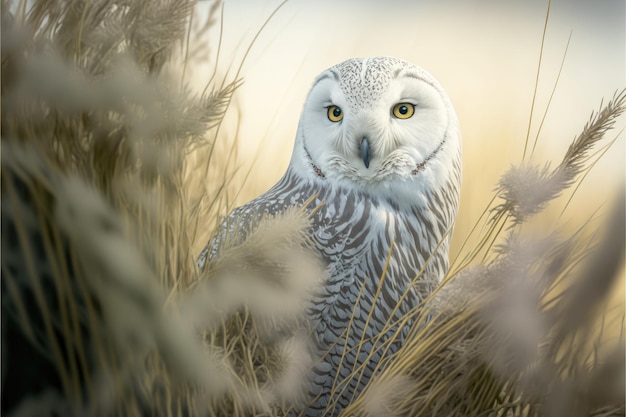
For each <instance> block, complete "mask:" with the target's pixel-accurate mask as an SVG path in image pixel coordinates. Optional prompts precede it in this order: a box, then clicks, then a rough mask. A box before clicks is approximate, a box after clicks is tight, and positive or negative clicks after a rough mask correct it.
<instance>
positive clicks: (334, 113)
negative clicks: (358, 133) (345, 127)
mask: <svg viewBox="0 0 626 417" xmlns="http://www.w3.org/2000/svg"><path fill="white" fill-rule="evenodd" d="M341 119H343V111H341V108H339V107H338V106H328V120H330V121H331V122H340V121H341Z"/></svg>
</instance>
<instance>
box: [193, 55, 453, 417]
mask: <svg viewBox="0 0 626 417" xmlns="http://www.w3.org/2000/svg"><path fill="white" fill-rule="evenodd" d="M405 65H410V64H407V63H405V62H404V61H401V60H398V59H396V58H369V59H354V60H349V61H346V62H345V63H342V64H339V65H336V66H334V67H331V68H330V69H329V70H328V71H329V72H331V73H332V74H334V76H335V77H336V78H337V80H338V83H339V85H340V87H341V89H342V91H344V92H346V100H347V101H349V102H350V105H352V106H362V105H367V103H369V102H371V101H372V100H377V98H378V97H380V95H381V93H382V91H384V89H385V88H386V87H387V85H388V83H389V82H390V80H391V79H393V77H394V76H395V74H397V72H398V68H402V67H403V66H405ZM415 68H417V67H415ZM427 81H428V82H429V83H430V82H431V81H430V78H427ZM446 100H447V97H446ZM451 129H454V131H452V130H451ZM456 129H457V128H456V125H455V126H452V127H450V128H449V129H448V132H449V133H450V134H452V133H454V134H456V135H457V137H455V138H454V139H455V141H457V142H458V132H457V131H456ZM446 135H447V134H446ZM448 139H450V138H448V137H446V136H444V137H442V138H439V139H438V140H439V143H437V144H434V145H435V146H433V149H436V151H433V153H432V155H430V156H429V157H428V158H426V159H425V160H424V161H421V162H419V163H414V164H413V167H409V168H406V167H405V165H406V164H407V162H406V161H405V160H404V159H406V157H404V156H403V155H398V158H399V161H394V160H393V158H392V159H391V162H389V163H390V164H391V165H392V166H395V165H396V164H397V165H398V167H400V166H402V169H403V170H404V171H402V172H408V174H407V175H404V174H401V173H398V174H396V175H393V176H390V177H389V178H392V179H393V181H397V182H398V183H399V184H401V186H402V187H407V185H410V184H414V183H415V184H416V185H417V184H419V183H420V181H423V180H422V177H423V176H425V175H431V176H432V175H434V173H435V172H436V173H440V172H444V175H440V174H437V175H438V176H440V178H437V181H436V182H435V183H433V184H432V185H429V186H427V187H425V186H423V187H421V188H419V190H418V188H417V187H416V192H415V202H414V203H409V204H406V202H405V201H403V202H402V203H400V202H398V201H397V200H395V199H394V197H393V193H390V194H385V195H380V194H377V193H375V192H372V190H371V189H370V188H368V187H362V186H357V185H355V186H351V185H350V184H349V183H345V182H342V183H337V182H336V181H333V176H332V173H331V172H322V170H320V168H318V167H317V166H316V165H315V163H314V162H313V161H311V160H310V155H309V154H308V152H306V149H305V150H304V152H300V153H301V154H303V155H305V158H308V160H307V161H306V162H304V163H300V164H295V163H294V159H292V163H291V165H290V167H289V168H288V170H287V172H286V173H285V175H284V176H283V177H282V178H281V179H280V180H279V182H278V183H277V184H276V185H274V187H272V188H271V189H270V190H269V191H267V192H266V193H264V194H263V195H261V196H259V197H257V198H256V199H254V200H252V201H250V202H249V203H247V204H245V205H243V206H241V207H239V208H237V209H235V210H234V211H233V212H232V213H231V214H230V215H229V216H227V218H226V220H225V221H224V226H223V228H222V230H221V232H220V233H219V234H218V235H217V236H216V237H215V238H214V240H213V241H212V242H211V243H210V244H209V245H207V247H206V248H205V249H204V251H203V252H202V254H201V256H200V261H199V265H200V267H203V266H204V264H205V262H206V259H207V258H209V259H212V258H215V257H216V256H219V252H220V248H221V246H222V244H223V243H224V242H226V241H228V240H230V239H233V238H235V239H236V240H241V239H242V238H244V237H245V235H246V234H247V233H248V232H249V231H250V230H251V229H252V228H254V225H255V224H257V222H258V221H259V220H260V219H261V218H262V216H264V215H272V214H277V213H281V212H283V211H284V210H285V209H287V208H288V207H291V206H294V205H295V206H302V205H303V204H304V203H305V202H306V201H307V200H308V199H309V198H310V197H311V196H313V195H316V194H317V197H316V198H315V201H313V202H312V203H311V204H310V205H309V207H308V209H309V210H311V209H313V208H315V207H317V206H318V205H319V204H320V203H322V202H323V203H324V204H323V205H321V206H320V208H319V210H317V211H316V213H315V214H314V216H313V218H312V220H311V226H310V227H311V234H312V237H313V240H314V244H315V248H316V250H317V252H318V253H319V255H320V257H321V258H322V259H323V261H324V263H325V265H326V276H325V280H326V281H325V285H324V286H323V287H322V289H321V290H320V291H319V292H318V293H316V294H315V295H314V297H313V299H312V300H311V304H310V307H309V319H310V321H311V325H312V327H313V328H314V332H313V337H314V339H315V342H316V346H317V348H318V352H317V353H318V354H319V356H320V357H321V361H320V362H319V364H318V365H317V366H316V367H315V369H314V370H313V371H312V373H311V380H312V385H311V392H310V394H311V401H312V405H311V406H310V407H309V408H308V409H306V410H296V411H294V412H293V413H292V414H293V415H306V416H321V415H329V416H334V415H338V414H339V412H340V411H341V410H342V409H343V408H344V407H345V406H346V405H347V404H348V403H350V402H351V401H352V400H353V399H354V398H355V395H357V394H358V392H360V391H361V390H362V388H363V387H364V385H365V384H366V383H367V381H368V380H369V379H370V377H371V376H372V374H373V373H374V372H376V367H377V364H378V363H379V361H380V360H381V357H382V356H388V355H391V354H392V353H393V352H395V351H397V349H398V347H399V346H400V345H401V343H402V340H403V337H404V336H405V335H406V332H407V330H408V325H409V324H410V321H409V322H406V323H405V326H404V327H403V328H401V329H397V328H393V327H386V325H387V324H388V323H393V322H396V321H397V320H399V319H401V318H403V317H406V315H407V314H408V313H409V311H410V310H411V309H412V308H414V307H415V306H416V305H418V303H419V302H420V301H421V300H423V299H424V298H425V297H426V296H428V294H430V293H431V292H432V290H433V289H434V287H435V286H436V285H438V283H439V281H440V280H441V279H442V278H443V276H444V275H445V273H446V272H447V269H448V249H449V242H450V231H451V229H452V227H453V225H454V220H455V217H456V212H457V208H458V202H459V189H460V183H461V159H460V146H459V145H458V143H456V142H455V141H452V140H451V139H450V140H448ZM300 143H301V142H300ZM298 146H299V145H298V142H297V143H296V149H295V150H294V154H296V152H298V151H299V150H298ZM448 148H449V149H448ZM403 158H404V159H403ZM441 164H446V165H447V166H445V167H444V168H445V169H444V170H443V171H442V170H441V169H440V168H441ZM303 167H306V172H303V171H304V169H303ZM389 169H391V168H389ZM398 169H400V168H398ZM407 169H408V171H407ZM412 170H413V172H412ZM320 174H321V175H320ZM355 175H356V174H355ZM403 175H404V177H403ZM392 186H393V185H392ZM392 244H393V248H392V249H391V252H389V251H390V248H391V247H392ZM389 254H390V257H389V265H388V269H387V270H386V271H385V279H384V282H383V283H382V286H381V289H380V292H379V293H378V297H376V294H377V288H378V287H379V285H380V284H381V276H382V275H383V271H384V268H385V263H386V260H387V257H388V255H389ZM427 260H428V262H427ZM422 269H423V273H422V275H421V276H420V277H419V279H418V280H417V281H416V283H415V285H412V286H411V285H410V283H411V281H412V280H413V279H414V278H415V277H416V276H417V275H418V274H420V271H421V270H422ZM370 312H371V318H369V319H368V315H370ZM351 318H352V320H351ZM397 332H399V333H398V335H399V337H393V336H394V334H396V333H397ZM390 338H393V343H386V342H387V341H388V340H389V339H390ZM362 365H363V366H362ZM354 371H356V372H354Z"/></svg>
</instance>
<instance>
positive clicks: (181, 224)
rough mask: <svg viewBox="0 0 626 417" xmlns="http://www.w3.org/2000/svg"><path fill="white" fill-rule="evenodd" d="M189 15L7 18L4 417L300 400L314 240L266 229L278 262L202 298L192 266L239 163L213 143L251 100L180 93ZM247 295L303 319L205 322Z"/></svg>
mask: <svg viewBox="0 0 626 417" xmlns="http://www.w3.org/2000/svg"><path fill="white" fill-rule="evenodd" d="M193 5H194V2H193V1H187V0H166V1H160V2H153V1H151V0H137V1H135V0H133V1H123V2H109V1H103V0H98V1H76V0H73V1H63V0H61V1H55V2H48V1H35V2H27V1H20V2H17V4H12V2H10V1H8V0H4V1H3V2H2V19H3V20H2V72H3V77H2V109H1V111H2V147H3V154H2V157H3V159H2V210H3V216H2V220H3V229H4V231H5V232H6V233H3V235H2V237H3V239H2V253H3V257H2V275H3V279H2V288H3V303H2V320H3V336H2V343H3V357H4V358H6V357H7V355H8V357H9V358H10V362H8V363H9V364H10V365H9V366H3V389H2V395H3V398H2V411H3V412H16V413H18V414H19V413H28V412H30V411H32V410H33V408H36V409H37V413H38V414H43V415H45V414H50V413H52V412H54V411H55V410H56V411H57V412H59V413H61V414H62V415H71V414H72V413H73V414H79V415H83V414H84V413H89V414H93V415H144V414H146V413H147V414H151V415H195V414H199V415H202V414H205V413H206V412H208V410H210V409H213V410H217V408H219V407H223V408H224V410H222V411H221V415H242V414H243V413H244V412H248V411H249V410H250V409H251V407H256V408H258V409H263V410H269V409H270V408H271V407H273V405H272V404H275V403H277V402H279V401H284V400H286V399H287V400H292V399H293V398H295V397H296V396H297V392H299V389H298V387H299V386H300V384H301V381H300V379H301V374H302V373H303V372H304V369H305V368H306V369H308V364H309V363H310V358H308V355H307V353H306V351H304V352H302V351H301V349H302V347H303V346H305V345H306V343H305V342H304V340H305V339H304V338H303V336H301V335H300V334H299V333H297V332H294V331H293V329H292V323H293V320H295V319H296V318H294V317H295V316H297V315H298V312H300V311H301V310H302V305H303V304H304V303H302V302H301V300H302V298H303V297H304V292H303V289H304V288H308V286H309V285H310V284H311V283H310V282H309V281H307V280H312V277H313V274H314V272H315V270H316V269H315V268H314V267H313V265H314V262H313V261H312V260H311V259H310V257H308V255H306V254H305V253H304V251H303V250H301V249H297V250H293V251H292V250H291V249H290V248H289V246H290V245H291V244H293V243H296V244H298V243H299V242H300V240H302V239H303V236H304V231H303V230H304V229H302V230H301V229H300V228H301V227H302V228H304V227H305V224H306V222H305V221H304V220H302V219H300V217H298V216H297V215H295V214H294V215H293V216H291V217H287V218H285V219H284V221H283V222H281V220H280V219H273V220H272V221H273V223H271V225H272V227H271V228H269V229H268V228H267V227H266V228H263V227H261V226H260V229H261V230H264V231H265V233H267V234H268V236H269V235H272V236H273V238H272V239H273V240H272V242H273V245H274V246H273V247H272V248H271V249H270V248H268V247H264V246H262V245H259V246H258V251H259V253H255V250H257V249H256V248H257V246H255V245H256V244H257V243H259V242H264V241H265V240H264V238H263V237H259V238H257V242H256V243H254V242H252V241H251V243H250V244H245V243H244V244H243V245H241V248H240V249H239V250H240V252H239V254H238V252H237V249H236V248H233V250H232V253H231V255H230V256H231V257H232V258H231V261H229V262H231V263H230V264H226V263H222V264H220V265H222V266H224V268H223V269H220V270H219V271H218V270H217V269H215V270H214V271H213V270H212V271H211V272H209V273H208V276H204V277H203V279H202V280H200V277H199V274H198V270H197V268H196V266H195V259H194V258H195V253H197V250H195V249H194V248H195V247H196V246H197V245H198V240H201V239H202V237H200V236H199V235H198V234H197V233H196V231H197V230H198V229H203V230H204V229H206V226H205V224H202V223H200V221H201V219H202V221H205V222H207V224H209V226H210V225H211V223H217V218H216V213H218V212H220V211H221V209H222V207H223V206H224V205H226V204H228V202H225V197H226V196H227V195H228V194H229V187H230V185H229V179H230V178H231V177H232V172H233V170H234V168H233V164H232V161H231V160H230V159H231V158H232V156H233V155H235V153H233V151H232V150H231V146H230V144H226V145H225V144H223V143H221V142H227V140H226V139H225V138H223V137H222V136H217V135H216V134H215V133H214V132H215V130H216V129H215V128H216V127H217V126H219V124H220V122H221V120H222V117H223V115H224V112H225V111H226V109H227V107H228V105H229V104H230V101H231V98H232V94H233V93H234V91H235V89H236V88H237V86H238V85H239V82H238V81H235V82H223V83H221V86H220V83H216V84H211V85H207V89H206V90H207V91H209V93H206V94H205V93H201V94H198V93H196V92H194V91H192V90H191V89H189V88H188V87H187V86H186V85H185V82H184V73H183V74H182V76H180V77H179V75H180V74H179V73H180V70H179V68H177V66H176V64H175V61H176V59H177V56H178V55H181V56H185V57H187V59H190V58H189V57H190V56H196V57H200V56H202V55H203V53H202V47H198V46H197V45H194V44H193V42H191V41H190V40H189V39H190V37H191V36H190V34H191V31H192V29H191V28H190V25H189V21H190V20H192V19H191V16H192V15H191V13H192V11H193ZM212 10H213V12H212V13H213V14H212V15H211V16H213V15H214V13H215V11H216V10H218V7H217V6H215V7H213V8H212ZM211 16H209V19H207V21H208V22H213V21H214V19H213V20H212V18H211ZM195 21H198V20H197V19H196V20H195ZM207 25H209V26H210V23H207ZM198 30H207V26H206V25H205V26H203V27H201V28H200V29H198ZM185 35H187V41H186V42H185V39H184V38H185ZM194 59H199V58H194ZM186 64H187V61H186V62H185V65H186ZM183 72H184V71H183ZM181 80H182V82H181ZM211 129H213V130H211ZM212 132H213V133H212ZM202 172H204V173H210V181H205V183H206V184H204V185H203V186H202V187H196V189H190V188H189V187H187V186H188V181H189V179H190V178H193V174H195V175H196V176H197V173H202ZM230 193H231V194H234V193H232V192H230ZM212 219H214V220H212ZM252 243H254V245H253V244H252ZM296 246H298V245H296ZM266 256H269V258H268V259H271V262H273V263H271V262H266V261H265V257H266ZM281 257H285V258H286V259H290V260H293V262H291V261H287V262H282V260H281ZM243 258H246V259H248V263H247V264H246V269H245V270H244V271H241V272H242V273H243V275H242V276H241V277H240V276H235V275H233V274H234V270H231V271H228V268H231V267H233V266H234V265H235V263H234V261H233V260H235V259H243ZM227 260H228V258H224V262H226V261H227ZM290 262H291V263H290ZM255 268H256V269H258V271H259V272H258V273H256V272H255ZM272 268H275V270H274V271H273V270H272ZM301 268H302V271H301V270H300V269H301ZM255 274H256V275H255ZM290 274H294V276H296V278H297V277H302V278H303V280H300V281H298V280H297V279H292V278H291V277H290ZM316 278H317V277H316ZM246 280H247V281H246ZM198 282H201V283H200V285H198ZM243 282H245V283H246V285H245V288H246V290H249V288H248V286H249V285H256V287H255V288H256V289H257V290H258V291H261V292H263V293H264V294H272V295H273V294H274V292H273V290H269V289H268V288H270V287H272V288H273V287H276V289H280V290H281V291H280V294H282V295H283V296H284V297H286V299H287V300H290V301H292V302H291V303H287V304H282V305H277V306H275V305H271V304H268V302H265V303H264V302H263V300H259V299H256V298H255V297H253V295H255V294H251V293H250V292H249V291H248V292H247V293H245V296H243V297H239V298H237V297H238V295H237V297H234V298H231V299H226V301H229V302H230V303H232V304H229V303H222V304H221V306H222V307H223V309H222V310H219V311H218V310H214V309H213V310H212V309H211V308H206V307H204V306H202V305H201V304H200V301H199V300H200V299H201V298H202V296H203V295H207V294H208V295H207V298H206V300H205V301H204V302H205V305H206V304H208V303H211V302H213V301H216V300H219V301H224V299H222V298H219V297H216V294H217V292H218V290H220V291H222V293H221V294H222V295H223V294H225V293H226V294H231V295H233V291H234V290H236V289H237V288H238V286H239V288H240V287H241V285H242V283H243ZM294 283H299V284H297V285H293V284H294ZM300 284H301V286H299V285H300ZM211 286H213V288H211ZM194 291H197V293H194ZM256 295H258V294H256ZM272 300H273V301H275V300H276V298H273V299H271V300H270V301H272ZM273 301H272V302H273ZM187 304H189V305H193V306H198V307H197V309H196V310H195V311H194V310H193V309H191V311H189V309H188V308H185V307H186V305H187ZM244 304H250V307H249V309H248V310H246V307H245V306H244ZM209 306H210V307H212V306H211V305H210V304H209ZM274 307H279V308H278V309H276V308H274ZM203 312H206V313H207V316H206V317H203V319H204V322H205V324H206V323H212V327H211V328H206V329H204V330H203V331H202V332H201V331H200V329H198V328H197V327H193V326H194V325H195V324H197V323H198V320H197V319H198V315H199V314H202V313H203ZM287 314H289V317H287ZM257 316H258V317H257ZM216 323H217V324H216ZM287 324H289V325H287ZM194 333H195V336H194ZM201 333H203V334H204V337H202V335H201ZM218 339H221V340H222V342H221V343H217V342H216V340H218ZM285 387H288V388H289V389H285ZM285 393H287V394H288V395H287V396H286V395H285ZM232 401H234V402H235V403H232ZM237 401H239V402H237ZM59 410H62V411H59ZM231 411H233V412H232V413H231Z"/></svg>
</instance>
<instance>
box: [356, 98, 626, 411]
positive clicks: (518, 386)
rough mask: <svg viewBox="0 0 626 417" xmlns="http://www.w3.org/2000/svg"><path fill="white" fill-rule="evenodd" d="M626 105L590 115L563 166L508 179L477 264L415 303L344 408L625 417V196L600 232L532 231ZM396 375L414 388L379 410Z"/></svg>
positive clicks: (617, 101) (474, 253) (518, 171)
mask: <svg viewBox="0 0 626 417" xmlns="http://www.w3.org/2000/svg"><path fill="white" fill-rule="evenodd" d="M625 107H626V94H625V93H624V91H622V92H621V93H618V94H616V96H615V97H614V98H613V100H611V101H610V102H609V103H608V104H607V105H606V106H604V107H603V108H602V109H601V110H600V112H598V113H597V114H595V115H592V118H591V121H590V122H589V123H588V124H587V125H586V126H585V127H584V129H583V132H582V133H581V135H579V136H578V137H577V138H576V139H575V141H574V142H573V143H572V145H571V146H570V147H569V149H568V151H567V153H566V156H565V157H564V159H563V162H562V163H561V164H560V165H559V167H558V168H557V169H555V170H554V171H550V170H549V169H548V168H537V167H533V166H524V167H512V168H511V169H510V170H509V171H508V172H507V173H506V174H505V175H504V176H503V178H502V179H501V181H500V183H499V185H498V189H497V190H496V193H497V196H498V197H499V198H501V199H503V200H504V202H503V203H501V204H499V205H497V206H496V208H495V209H493V210H492V211H491V217H490V218H489V219H488V220H487V222H490V224H491V227H488V228H486V229H484V230H483V232H482V233H483V234H482V236H481V239H480V242H482V243H481V245H483V246H484V247H479V248H470V249H469V255H468V256H467V257H466V258H465V260H464V263H465V265H466V264H467V263H469V262H473V265H471V266H462V267H460V268H459V270H458V272H457V271H455V272H453V273H451V274H449V276H448V278H446V279H445V280H444V283H443V285H441V286H440V287H439V288H438V289H437V290H436V291H435V293H434V294H432V296H431V297H429V298H428V299H427V300H426V301H425V302H424V303H423V304H422V305H420V306H418V307H417V308H416V309H415V311H414V317H415V322H414V323H415V324H414V325H413V327H412V328H411V330H410V332H409V337H408V338H407V341H406V342H405V344H404V345H403V346H402V348H401V349H400V350H399V351H398V352H397V354H396V355H395V356H393V357H391V358H387V359H386V360H385V362H384V363H383V364H382V365H381V366H380V369H381V371H380V372H379V373H378V374H377V375H376V376H375V377H374V378H373V379H372V380H371V381H370V383H369V384H368V386H367V387H366V389H365V390H364V391H363V392H362V394H361V395H360V396H359V397H358V398H357V399H356V400H355V401H354V403H353V404H351V406H350V407H349V408H348V409H346V410H345V414H346V415H355V416H374V415H394V416H396V415H397V416H430V415H446V416H468V415H471V416H478V415H493V416H596V415H603V416H618V415H624V397H623V390H620V388H619V387H623V382H620V381H623V379H624V377H625V373H624V361H623V348H624V333H623V331H622V332H620V333H619V336H617V337H613V338H607V337H604V336H603V334H602V333H603V331H604V330H605V329H604V327H605V326H607V324H606V323H604V317H605V314H606V312H603V311H601V309H600V306H601V305H602V304H603V302H604V301H605V300H606V298H607V294H608V293H609V289H610V288H611V287H612V286H613V283H614V282H615V281H616V280H617V278H618V277H619V274H620V271H621V269H620V268H622V267H623V262H624V257H623V254H624V250H625V247H624V217H625V215H626V213H624V193H623V192H622V193H620V196H619V197H618V198H617V204H615V209H614V210H613V212H612V214H611V215H610V216H609V217H608V219H607V222H606V226H605V227H604V228H603V229H601V230H600V231H599V232H598V233H596V234H594V236H589V234H588V233H587V232H585V228H584V227H582V228H581V229H580V230H577V231H575V232H574V233H572V234H570V235H569V236H567V235H566V236H563V235H564V232H558V230H557V229H556V228H555V230H552V231H549V232H548V233H547V235H546V236H543V237H542V236H530V235H529V234H528V233H527V232H524V229H523V226H524V225H525V224H526V223H527V222H528V221H529V219H530V217H531V216H532V215H535V214H537V213H539V212H540V211H542V210H543V209H545V208H546V207H547V205H548V203H549V202H550V201H551V200H552V199H553V198H554V197H556V196H557V195H559V194H560V193H562V192H563V191H564V190H565V189H566V188H567V187H569V186H571V185H572V184H574V183H575V181H576V180H577V179H578V177H579V176H580V175H581V173H583V172H584V171H585V170H586V169H588V167H589V165H590V159H589V157H588V154H589V152H590V150H591V148H592V147H593V146H594V145H595V144H596V143H597V142H598V141H599V140H600V139H601V137H602V135H603V134H604V133H605V132H606V131H607V129H609V128H610V127H611V126H612V124H613V123H614V121H615V119H616V118H617V117H619V115H621V114H622V113H623V111H624V109H625ZM529 178H531V179H533V180H532V181H530V184H529V182H528V179H529ZM535 192H536V195H534V194H533V193H535ZM507 224H508V227H506V225H507ZM502 230H507V232H506V234H504V236H503V235H502V233H501V231H502ZM481 252H482V253H484V255H483V256H482V257H481V258H478V254H479V253H481ZM477 260H478V262H476V261H477ZM598 323H600V328H599V329H598ZM393 325H395V324H391V323H390V328H392V327H391V326H393ZM621 325H622V326H623V318H622V324H621ZM620 352H621V354H620ZM610 366H612V368H609V367H610ZM605 378H606V379H605ZM397 380H403V381H407V382H406V384H405V387H410V388H409V390H410V392H409V393H406V394H405V393H404V391H403V394H402V395H391V396H389V397H387V398H386V401H385V402H384V409H381V408H380V407H381V404H380V403H377V402H376V401H374V400H372V399H376V398H378V397H379V393H380V392H387V391H388V389H386V387H388V386H390V385H391V386H393V385H394V383H393V381H397ZM381 413H382V414H381Z"/></svg>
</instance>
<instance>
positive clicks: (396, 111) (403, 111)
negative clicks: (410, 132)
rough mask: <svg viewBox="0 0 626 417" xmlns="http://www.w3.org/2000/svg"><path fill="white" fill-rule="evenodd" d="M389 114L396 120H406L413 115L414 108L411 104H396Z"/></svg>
mask: <svg viewBox="0 0 626 417" xmlns="http://www.w3.org/2000/svg"><path fill="white" fill-rule="evenodd" d="M391 113H393V115H394V116H395V117H397V118H398V119H408V118H409V117H411V116H413V113H415V106H414V105H413V104H411V103H398V104H396V105H395V106H393V109H392V110H391Z"/></svg>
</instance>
